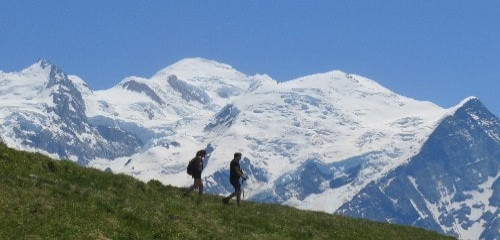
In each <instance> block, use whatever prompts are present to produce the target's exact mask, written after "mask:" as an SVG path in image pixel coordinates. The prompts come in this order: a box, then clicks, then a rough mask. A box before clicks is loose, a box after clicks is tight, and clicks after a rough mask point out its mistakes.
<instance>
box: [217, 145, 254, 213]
mask: <svg viewBox="0 0 500 240" xmlns="http://www.w3.org/2000/svg"><path fill="white" fill-rule="evenodd" d="M240 160H241V153H239V152H237V153H235V154H234V158H233V160H231V164H229V182H230V183H231V185H233V187H234V192H233V193H231V195H229V196H227V197H225V198H223V199H222V202H223V203H225V204H229V200H230V199H231V198H233V197H234V196H236V203H237V204H238V206H240V203H241V183H240V178H243V180H247V179H248V177H246V176H245V175H243V171H242V170H241V168H240Z"/></svg>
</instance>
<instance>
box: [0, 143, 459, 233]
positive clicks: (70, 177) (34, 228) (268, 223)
mask: <svg viewBox="0 0 500 240" xmlns="http://www.w3.org/2000/svg"><path fill="white" fill-rule="evenodd" d="M182 191H183V189H180V188H175V187H171V186H164V185H162V184H161V183H159V182H158V181H150V182H148V183H147V184H146V183H143V182H140V181H137V180H135V179H133V178H132V177H129V176H125V175H114V174H111V173H105V172H101V171H98V170H95V169H89V168H82V167H79V166H77V165H76V164H74V163H72V162H69V161H55V160H51V159H50V158H47V157H45V156H43V155H40V154H32V153H26V152H21V151H16V150H12V149H9V148H7V147H6V146H5V145H4V144H1V143H0V239H48V238H49V239H53V238H58V239H106V238H111V239H154V238H157V239H195V238H202V239H229V238H233V239H451V238H448V237H445V236H441V235H438V234H437V233H434V232H430V231H425V230H422V229H417V228H412V227H403V226H397V225H391V224H385V223H376V222H370V221H366V220H359V219H352V218H347V217H342V216H338V215H330V214H326V213H321V212H312V211H302V210H297V209H294V208H291V207H286V206H280V205H276V204H261V203H253V202H244V203H243V206H241V207H237V206H236V205H235V204H234V203H233V204H232V205H230V206H227V205H223V204H222V203H221V198H220V197H218V196H213V195H205V196H203V197H202V198H201V199H199V198H198V197H197V196H196V194H194V193H193V194H192V196H190V197H182V196H181V193H182Z"/></svg>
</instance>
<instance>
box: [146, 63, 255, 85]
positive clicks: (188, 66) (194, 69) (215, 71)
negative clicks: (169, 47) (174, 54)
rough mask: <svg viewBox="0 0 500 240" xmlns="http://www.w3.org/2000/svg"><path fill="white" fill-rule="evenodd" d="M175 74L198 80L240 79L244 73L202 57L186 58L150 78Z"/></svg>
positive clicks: (190, 79) (188, 79)
mask: <svg viewBox="0 0 500 240" xmlns="http://www.w3.org/2000/svg"><path fill="white" fill-rule="evenodd" d="M170 75H175V76H177V77H178V78H180V79H184V80H186V81H194V82H197V81H200V80H202V79H212V80H217V79H230V80H240V79H244V78H246V75H245V74H243V73H241V72H238V71H237V70H235V69H234V68H233V67H231V66H230V65H227V64H223V63H219V62H216V61H212V60H207V59H203V58H186V59H183V60H181V61H178V62H176V63H174V64H172V65H170V66H168V67H166V68H164V69H162V70H160V71H159V72H157V73H156V74H155V75H154V76H153V77H152V78H166V77H168V76H170Z"/></svg>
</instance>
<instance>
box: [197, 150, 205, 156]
mask: <svg viewBox="0 0 500 240" xmlns="http://www.w3.org/2000/svg"><path fill="white" fill-rule="evenodd" d="M206 155H207V152H206V151H205V150H200V151H198V152H196V157H205V156H206Z"/></svg>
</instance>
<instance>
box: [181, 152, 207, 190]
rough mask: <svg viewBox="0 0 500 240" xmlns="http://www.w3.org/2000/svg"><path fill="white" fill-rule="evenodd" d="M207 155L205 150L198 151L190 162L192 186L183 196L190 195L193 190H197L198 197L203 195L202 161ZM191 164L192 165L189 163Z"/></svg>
mask: <svg viewBox="0 0 500 240" xmlns="http://www.w3.org/2000/svg"><path fill="white" fill-rule="evenodd" d="M206 155H207V152H206V151H205V150H200V151H198V152H197V153H196V156H195V157H194V158H193V159H192V160H191V161H190V164H193V165H194V166H193V171H192V175H191V176H192V177H193V179H194V183H193V185H192V186H191V187H190V188H188V189H187V190H186V192H184V196H187V195H188V194H190V193H191V192H192V191H193V190H194V189H195V188H198V195H199V196H201V195H203V182H202V181H201V172H202V171H203V159H204V158H205V156H206ZM191 162H192V163H191Z"/></svg>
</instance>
